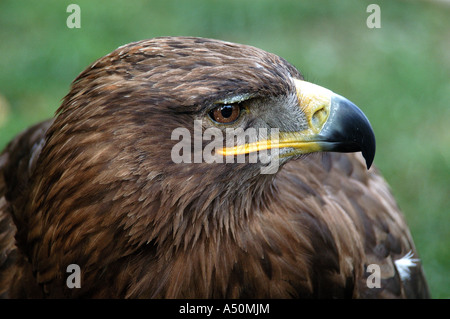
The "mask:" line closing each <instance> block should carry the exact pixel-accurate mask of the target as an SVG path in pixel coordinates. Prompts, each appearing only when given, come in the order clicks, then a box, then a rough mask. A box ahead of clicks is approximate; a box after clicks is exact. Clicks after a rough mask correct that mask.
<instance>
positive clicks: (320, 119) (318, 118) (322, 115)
mask: <svg viewBox="0 0 450 319" xmlns="http://www.w3.org/2000/svg"><path fill="white" fill-rule="evenodd" d="M326 119H327V111H326V110H325V107H323V106H322V107H321V108H319V109H318V110H316V111H315V112H314V114H313V116H312V117H311V125H312V126H313V127H316V128H317V127H321V126H322V125H323V123H324V122H325V120H326Z"/></svg>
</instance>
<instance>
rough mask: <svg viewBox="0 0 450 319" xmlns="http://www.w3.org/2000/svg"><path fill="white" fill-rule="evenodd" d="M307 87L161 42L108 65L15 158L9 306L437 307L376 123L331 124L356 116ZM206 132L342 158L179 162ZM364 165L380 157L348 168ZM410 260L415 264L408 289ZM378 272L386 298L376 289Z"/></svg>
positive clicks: (210, 47)
mask: <svg viewBox="0 0 450 319" xmlns="http://www.w3.org/2000/svg"><path fill="white" fill-rule="evenodd" d="M299 86H301V87H303V77H302V75H301V74H300V73H299V71H297V69H296V68H294V67H293V66H292V65H290V64H289V63H288V62H286V61H285V60H283V59H282V58H280V57H278V56H275V55H273V54H270V53H267V52H265V51H263V50H260V49H257V48H253V47H250V46H245V45H240V44H233V43H228V42H223V41H218V40H211V39H203V38H190V37H163V38H155V39H150V40H144V41H140V42H135V43H131V44H128V45H125V46H123V47H120V48H118V49H117V50H115V51H113V52H112V53H110V54H108V55H106V56H105V57H102V58H100V59H99V60H97V61H96V62H94V63H93V64H92V65H90V66H89V67H88V68H86V70H84V71H83V72H82V73H81V74H80V75H79V76H78V77H77V78H76V79H75V81H74V82H73V84H72V87H71V90H70V92H69V93H68V95H67V96H66V97H65V98H64V100H63V102H62V105H61V107H60V108H59V109H58V111H57V112H56V114H55V117H54V119H51V120H48V121H46V122H43V123H40V124H37V125H35V126H34V127H32V128H30V129H28V130H26V131H24V132H23V133H22V134H21V135H19V136H18V137H16V138H15V139H14V140H13V141H12V142H11V143H10V144H9V145H8V146H7V147H6V148H5V150H4V151H3V153H2V154H1V155H0V251H1V254H0V295H1V296H2V297H5V298H55V297H58V298H59V297H72V298H73V297H84V298H258V297H263V298H292V297H293V298H404V297H410V298H420V297H429V293H428V288H427V284H426V280H425V278H424V274H423V271H422V266H421V263H420V260H419V259H418V255H417V252H416V250H415V247H414V243H413V240H412V237H411V234H410V232H409V230H408V227H407V224H406V222H405V219H404V217H403V215H402V213H401V212H400V210H399V208H398V206H397V204H396V202H395V199H394V198H393V197H392V195H391V192H390V190H389V187H388V185H387V184H386V182H385V181H384V179H383V177H382V176H381V175H380V173H379V172H378V170H377V169H376V168H375V167H371V168H370V169H369V170H368V169H367V167H366V164H367V166H370V164H371V159H370V157H372V158H373V152H374V147H375V145H374V140H373V141H371V140H370V136H371V135H370V134H371V131H370V132H369V128H368V127H370V126H368V122H367V121H366V120H365V119H364V118H363V115H360V114H359V113H357V112H356V111H354V110H356V108H353V106H349V107H350V108H351V109H352V111H351V112H355V113H352V114H353V115H354V117H351V119H352V120H351V121H350V120H349V119H344V118H341V117H336V120H335V121H334V122H333V123H331V124H329V123H328V122H330V121H329V119H330V118H331V116H332V115H333V114H334V113H336V114H339V116H341V115H342V116H344V117H345V116H346V114H348V112H350V111H348V112H347V111H345V110H344V109H340V108H339V110H337V111H334V109H333V107H330V108H327V107H326V108H325V109H321V108H319V109H316V108H317V106H309V104H308V105H306V104H307V102H305V101H306V100H305V98H304V96H302V94H303V93H302V92H303V91H299V89H298V87H299ZM305 92H306V91H305ZM320 92H322V91H320ZM324 92H325V91H324ZM320 94H322V93H320ZM324 94H325V95H326V96H328V91H326V92H325V93H324ZM334 98H335V97H334V95H333V98H332V99H334ZM308 101H309V100H308ZM331 101H334V100H331ZM235 102H236V103H238V102H239V107H240V110H241V111H240V112H241V113H240V115H239V118H238V119H237V120H236V121H234V122H232V123H230V124H224V123H217V122H215V121H214V120H211V118H210V116H211V115H210V114H211V110H212V109H213V108H215V107H217V105H219V106H220V105H222V106H223V105H232V106H233V107H234V105H235V104H236V103H235ZM341 102H342V100H339V103H341ZM308 103H309V102H308ZM333 103H334V102H330V105H333ZM336 103H338V102H336ZM345 103H347V102H345ZM339 105H341V104H339ZM346 105H347V106H348V105H350V104H346ZM233 110H235V109H233ZM324 110H325V112H326V114H325V117H324V119H323V120H322V117H321V116H322V115H323V114H322V113H321V112H322V111H324ZM227 112H228V113H227ZM310 113H311V114H310ZM212 114H216V113H212ZM223 114H225V115H226V116H227V115H229V114H231V113H230V112H229V110H228V109H227V110H226V111H225V113H223ZM308 114H310V115H308ZM195 120H202V122H201V123H202V129H203V130H206V129H208V128H218V129H219V130H220V131H221V132H225V130H226V128H227V127H242V128H245V129H247V128H257V129H262V128H280V131H282V132H291V133H292V132H303V133H304V132H306V133H307V134H309V135H308V136H316V137H317V136H319V137H320V138H321V139H322V138H323V137H321V136H325V135H326V138H328V139H329V140H319V141H318V145H319V146H320V147H321V148H320V150H322V151H327V152H316V151H309V150H308V149H305V150H302V149H301V147H300V146H298V147H297V146H295V147H283V148H280V149H281V150H282V152H281V155H280V167H279V169H278V171H277V172H276V173H273V174H261V164H259V163H250V162H249V161H248V158H247V161H245V162H244V163H235V162H233V163H206V162H205V161H202V162H200V163H197V162H195V161H191V162H188V163H186V162H183V163H175V162H174V161H173V154H172V153H171V151H172V149H173V147H174V145H175V144H176V143H177V142H178V140H174V139H173V138H172V132H173V131H174V130H175V129H177V128H180V127H181V128H187V129H188V131H189V132H190V133H191V137H194V138H195V134H194V133H193V128H194V121H195ZM316 121H319V122H318V123H319V124H320V125H319V124H316ZM336 122H338V124H339V123H344V122H345V123H346V124H345V125H344V126H343V127H342V126H340V124H339V125H337V124H336ZM350 122H352V123H350ZM353 122H355V123H356V122H358V123H360V122H361V123H362V122H364V124H363V125H364V127H363V126H361V127H357V128H356V129H353V128H352V127H353V125H354V123H353ZM317 125H319V126H317ZM329 126H330V127H331V126H332V128H333V129H335V128H336V126H337V129H336V130H334V131H332V132H331V131H330V132H328V131H327V132H325V128H327V129H328V127H329ZM316 127H319V128H320V129H321V130H320V132H319V133H317V132H313V133H311V132H310V130H313V129H314V128H316ZM362 128H363V129H362ZM340 129H341V131H342V130H343V131H345V132H344V133H345V134H343V133H342V132H341V131H339V130H340ZM361 129H362V130H363V131H361ZM365 129H367V130H368V131H367V132H366V131H364V130H365ZM349 130H350V131H351V130H355V132H356V131H358V132H357V133H355V132H353V133H349V134H347V133H348V132H349ZM338 131H339V132H338ZM303 133H302V134H303ZM325 133H326V134H325ZM311 134H312V135H311ZM355 134H357V135H355ZM344 135H345V136H344ZM360 135H361V136H364V137H365V139H363V138H360ZM280 136H281V138H284V137H283V136H284V135H280ZM289 136H290V135H289ZM295 136H296V137H295V138H296V139H297V140H296V141H297V142H298V136H299V135H295ZM349 136H350V137H349ZM368 137H369V140H367V138H368ZM331 139H332V142H333V143H334V144H333V145H331V144H330V143H329V141H331ZM337 141H338V142H342V143H340V144H339V143H337ZM207 142H208V141H204V140H203V141H201V142H200V143H202V146H205V144H207ZM194 143H195V141H194ZM336 143H337V144H336ZM280 145H281V144H280ZM330 145H331V146H330ZM258 147H259V146H258ZM223 150H224V152H225V151H230V150H231V151H233V149H225V148H224V149H223ZM234 151H235V150H234ZM258 151H259V152H261V151H262V149H259V150H258ZM358 151H362V152H363V155H364V157H365V158H363V157H362V156H361V154H360V153H348V152H358ZM194 152H195V150H194ZM302 152H303V153H309V154H303V153H302ZM246 156H249V154H247V155H246ZM270 156H275V155H273V153H270ZM402 258H407V259H408V261H413V262H412V263H413V265H411V263H408V265H407V268H408V274H409V277H408V278H406V277H405V276H404V271H405V269H404V268H401V269H399V266H398V265H399V263H400V264H402V261H400V262H398V260H402ZM403 261H406V260H405V259H403ZM70 264H77V265H79V266H80V269H81V288H69V287H68V286H67V285H66V279H67V276H68V273H67V271H66V270H67V266H68V265H70ZM372 264H376V265H378V266H379V267H380V269H381V286H380V287H379V288H369V287H368V284H367V281H368V278H369V277H370V275H371V273H370V272H369V271H368V266H369V265H372ZM402 278H403V279H404V280H402Z"/></svg>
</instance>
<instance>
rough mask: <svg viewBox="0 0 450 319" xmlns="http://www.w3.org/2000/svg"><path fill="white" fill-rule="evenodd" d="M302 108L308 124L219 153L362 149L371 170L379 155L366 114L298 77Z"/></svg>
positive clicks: (297, 89)
mask: <svg viewBox="0 0 450 319" xmlns="http://www.w3.org/2000/svg"><path fill="white" fill-rule="evenodd" d="M294 83H295V87H296V91H297V99H298V104H299V107H300V108H301V110H302V112H303V113H304V114H305V117H306V120H307V124H308V127H307V128H306V129H305V130H302V131H300V132H281V131H280V133H279V136H278V138H277V139H273V138H271V139H268V140H264V141H258V142H255V143H248V144H245V145H238V146H234V147H225V148H223V149H221V150H219V153H221V154H223V155H225V156H228V155H232V156H233V155H239V154H248V153H252V152H257V151H261V150H267V149H272V148H290V149H292V150H293V151H292V152H289V154H290V155H296V154H307V153H313V152H342V153H347V152H359V151H361V152H362V155H363V156H364V158H365V160H366V166H367V169H369V168H370V166H371V165H372V162H373V159H374V157H375V135H374V133H373V130H372V127H371V125H370V123H369V120H368V119H367V117H366V116H365V115H364V113H363V112H362V111H361V110H360V109H359V108H358V107H357V106H356V105H355V104H353V103H352V102H350V101H349V100H347V99H346V98H344V97H342V96H340V95H338V94H335V93H334V92H332V91H330V90H328V89H326V88H323V87H321V86H318V85H316V84H313V83H309V82H306V81H302V80H298V79H294Z"/></svg>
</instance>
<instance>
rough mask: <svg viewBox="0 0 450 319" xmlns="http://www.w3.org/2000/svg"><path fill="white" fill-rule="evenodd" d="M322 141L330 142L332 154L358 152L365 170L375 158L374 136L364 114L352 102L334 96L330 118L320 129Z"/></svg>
mask: <svg viewBox="0 0 450 319" xmlns="http://www.w3.org/2000/svg"><path fill="white" fill-rule="evenodd" d="M322 137H323V140H324V141H332V142H334V143H332V146H331V147H330V148H329V149H328V150H331V151H334V152H358V151H360V152H361V153H362V155H363V157H364V159H365V160H366V166H367V169H369V168H370V167H371V166H372V163H373V160H374V157H375V148H376V147H375V134H374V132H373V129H372V126H371V125H370V122H369V120H368V119H367V117H366V116H365V115H364V113H363V112H362V111H361V110H360V109H359V108H358V107H357V106H356V105H355V104H353V103H352V102H350V101H349V100H347V99H345V98H343V97H341V96H336V97H335V98H333V100H332V104H331V112H330V118H329V119H328V121H327V124H326V125H325V126H324V128H323V129H322Z"/></svg>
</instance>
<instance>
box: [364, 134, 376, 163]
mask: <svg viewBox="0 0 450 319" xmlns="http://www.w3.org/2000/svg"><path fill="white" fill-rule="evenodd" d="M369 138H370V140H369V141H366V144H363V145H364V146H363V147H362V150H361V152H362V155H363V157H364V159H365V160H366V166H367V169H369V168H370V167H371V166H372V163H373V159H374V157H375V148H376V146H375V136H374V135H373V133H372V134H371V135H369Z"/></svg>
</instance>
